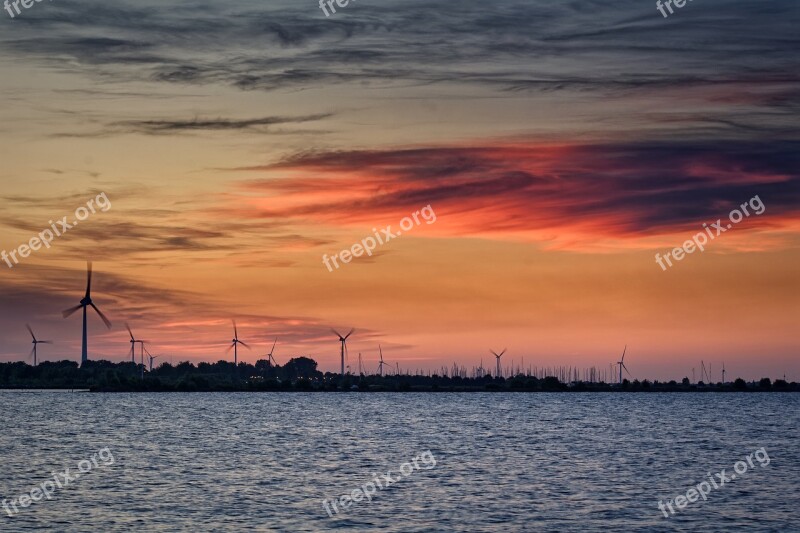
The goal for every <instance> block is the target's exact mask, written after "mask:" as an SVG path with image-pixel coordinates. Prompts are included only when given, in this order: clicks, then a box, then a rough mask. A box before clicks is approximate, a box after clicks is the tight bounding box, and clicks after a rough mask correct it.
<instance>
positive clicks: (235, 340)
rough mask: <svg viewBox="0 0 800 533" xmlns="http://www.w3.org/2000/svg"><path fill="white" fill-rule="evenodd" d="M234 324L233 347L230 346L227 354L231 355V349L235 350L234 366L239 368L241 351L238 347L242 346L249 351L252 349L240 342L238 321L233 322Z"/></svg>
mask: <svg viewBox="0 0 800 533" xmlns="http://www.w3.org/2000/svg"><path fill="white" fill-rule="evenodd" d="M232 322H233V339H232V340H231V345H230V346H228V349H227V350H225V353H229V352H230V351H231V348H233V366H234V367H235V368H239V349H238V345H239V344H241V345H242V346H244V347H245V348H247V349H248V350H249V349H250V346H248V345H247V343H246V342H244V341H240V340H239V330H238V329H237V328H236V321H235V320H233V321H232Z"/></svg>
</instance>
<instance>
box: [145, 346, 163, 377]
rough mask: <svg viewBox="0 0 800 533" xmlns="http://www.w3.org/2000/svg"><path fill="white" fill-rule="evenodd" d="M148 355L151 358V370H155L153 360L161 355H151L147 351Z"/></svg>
mask: <svg viewBox="0 0 800 533" xmlns="http://www.w3.org/2000/svg"><path fill="white" fill-rule="evenodd" d="M147 357H149V358H150V370H149V372H151V373H152V372H153V361H155V360H156V359H158V358H159V357H161V356H160V355H151V354H150V352H149V351H147Z"/></svg>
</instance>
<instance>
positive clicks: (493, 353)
mask: <svg viewBox="0 0 800 533" xmlns="http://www.w3.org/2000/svg"><path fill="white" fill-rule="evenodd" d="M489 351H490V352H492V355H494V356H495V357H500V356H499V355H497V354H496V353H495V351H494V350H489ZM490 361H491V359H490Z"/></svg>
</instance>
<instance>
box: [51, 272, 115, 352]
mask: <svg viewBox="0 0 800 533" xmlns="http://www.w3.org/2000/svg"><path fill="white" fill-rule="evenodd" d="M86 270H87V277H86V295H85V296H84V297H83V299H82V300H81V303H79V304H78V305H76V306H75V307H71V308H69V309H67V310H66V311H63V312H62V313H61V314H62V316H63V317H64V318H67V317H68V316H70V315H71V314H72V313H74V312H75V311H77V310H78V309H81V308H83V343H82V345H81V348H82V349H81V365H82V364H83V363H85V362H86V361H88V359H89V354H88V348H87V342H86V308H87V307H90V306H91V307H92V308H93V309H94V310H95V311H96V312H97V314H98V315H100V318H101V319H102V320H103V322H104V323H105V325H106V327H107V328H108V329H111V322H109V320H108V319H107V318H106V316H105V315H104V314H103V313H102V312H101V311H100V309H98V308H97V306H96V305H94V302H92V296H91V294H92V262H91V261H87V262H86Z"/></svg>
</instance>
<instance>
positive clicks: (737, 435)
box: [0, 392, 800, 532]
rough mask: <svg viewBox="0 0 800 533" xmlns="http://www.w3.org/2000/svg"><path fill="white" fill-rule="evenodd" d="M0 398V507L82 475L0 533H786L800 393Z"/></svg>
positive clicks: (792, 520)
mask: <svg viewBox="0 0 800 533" xmlns="http://www.w3.org/2000/svg"><path fill="white" fill-rule="evenodd" d="M0 401H1V402H2V405H3V415H2V416H3V418H2V432H0V497H2V498H7V499H9V500H10V499H11V498H17V497H18V496H19V495H20V494H23V493H30V491H31V489H33V488H35V487H36V486H38V485H41V483H42V482H44V481H47V480H48V479H52V473H53V472H63V471H64V469H65V468H67V467H69V468H71V472H72V473H74V472H76V471H77V464H78V462H79V461H82V460H86V461H89V463H83V464H82V466H83V467H84V468H85V469H86V465H87V464H88V465H89V467H90V468H91V470H90V471H89V472H88V473H85V474H81V477H79V478H78V479H76V480H74V481H72V482H71V483H70V484H69V485H67V486H63V487H62V488H61V489H57V490H56V491H55V492H53V493H52V494H51V497H52V499H50V500H47V499H43V500H42V501H40V502H37V503H33V504H32V505H31V506H29V507H27V508H19V507H18V509H19V513H18V514H16V515H15V516H14V517H13V518H9V517H8V516H7V514H6V513H5V512H2V514H1V515H0V531H3V532H5V531H11V532H13V531H33V530H40V529H49V530H55V531H108V532H112V531H129V530H133V529H135V530H137V531H191V532H196V531H326V530H336V529H348V530H349V529H355V530H363V531H378V530H380V531H384V532H386V531H388V532H392V531H403V532H409V531H469V532H478V531H503V532H511V531H600V530H604V531H695V530H703V531H745V530H746V531H798V530H800V529H799V528H798V525H797V523H798V522H797V520H798V519H799V518H800V512H799V511H798V509H799V508H800V505H798V504H800V497H799V496H798V494H800V438H798V437H800V429H798V428H800V424H799V423H798V422H800V420H799V419H800V415H799V414H798V413H800V409H798V407H799V406H800V405H799V404H800V395H798V394H501V393H496V394H478V393H472V394H445V393H420V394H393V393H385V394H363V393H361V394H359V393H347V394H334V393H308V394H305V393H261V394H245V393H234V394H228V393H210V394H203V393H197V394H88V393H69V392H37V393H20V392H0ZM105 447H107V448H108V452H103V454H102V455H95V461H96V462H97V466H94V465H92V464H91V461H90V459H91V457H92V455H93V454H96V453H97V452H98V450H100V449H101V448H105ZM762 447H764V448H765V451H766V452H767V454H768V456H769V464H768V465H766V466H763V467H762V466H761V465H760V463H759V462H758V460H754V466H753V467H750V466H749V465H746V466H747V471H746V473H744V474H743V475H741V476H740V477H737V479H736V480H734V481H731V482H728V483H726V484H725V485H724V486H721V487H719V488H718V489H716V490H712V491H711V492H710V494H709V495H708V496H707V497H708V501H705V502H704V501H703V500H702V499H701V500H699V501H698V502H695V503H689V504H688V506H687V507H686V508H685V509H683V510H682V511H677V509H676V512H677V514H676V515H675V516H673V517H671V518H668V519H667V518H664V516H663V514H662V512H661V511H660V510H659V509H658V507H657V504H658V501H659V500H660V499H663V500H667V499H669V498H674V497H675V496H678V495H679V494H684V495H685V493H686V491H687V490H688V489H690V488H691V487H692V486H695V485H697V484H698V483H700V482H701V481H703V480H705V479H707V473H709V472H710V473H712V474H714V473H718V472H720V471H721V470H722V469H723V468H724V469H726V472H727V474H726V475H727V476H729V475H730V474H731V473H732V472H733V466H734V463H735V462H736V461H739V460H741V459H743V458H744V457H746V456H747V455H749V454H750V453H751V452H753V451H754V450H756V449H759V448H762ZM427 450H429V451H430V452H431V454H432V456H433V458H434V459H435V461H436V464H435V466H433V467H432V468H429V467H430V466H432V462H431V461H429V462H427V463H424V462H421V460H420V459H418V461H417V465H418V466H419V468H417V469H414V468H411V467H412V465H409V467H407V468H406V472H408V470H409V468H411V469H412V472H411V473H410V474H409V475H408V476H407V477H403V476H402V475H401V474H399V473H398V470H399V468H400V466H401V465H402V464H403V463H405V462H407V461H411V460H412V459H413V458H415V457H419V454H420V453H422V452H425V451H427ZM109 453H110V455H108V454H109ZM103 457H105V458H106V460H107V461H106V463H110V462H111V459H110V458H111V457H113V464H106V463H104V462H103V461H102V460H101V459H102V458H103ZM390 470H391V471H392V473H391V477H392V478H395V477H401V478H402V479H400V480H399V481H397V482H396V483H394V484H393V485H392V486H391V487H388V488H385V489H384V490H377V491H376V492H377V494H376V495H375V496H374V497H372V501H371V502H370V501H367V500H363V501H360V502H357V503H354V504H352V506H351V507H350V509H349V510H347V511H343V512H341V513H340V514H339V515H334V517H333V518H331V517H329V516H328V514H327V513H326V512H325V510H324V508H323V506H322V500H323V499H324V498H326V497H327V498H329V499H333V498H337V497H339V496H341V495H343V494H347V493H351V492H352V491H353V489H357V488H359V487H361V486H363V485H364V484H365V483H368V482H370V481H371V480H373V478H374V476H375V474H386V473H387V472H389V471H390ZM59 479H62V478H61V477H59ZM379 479H380V476H379ZM383 483H385V481H383ZM367 490H370V489H367Z"/></svg>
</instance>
